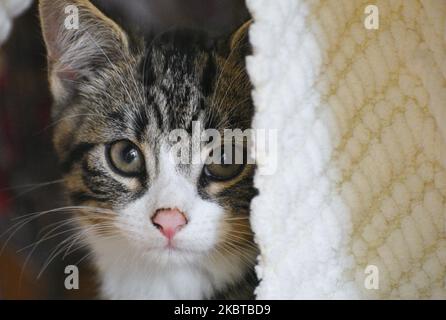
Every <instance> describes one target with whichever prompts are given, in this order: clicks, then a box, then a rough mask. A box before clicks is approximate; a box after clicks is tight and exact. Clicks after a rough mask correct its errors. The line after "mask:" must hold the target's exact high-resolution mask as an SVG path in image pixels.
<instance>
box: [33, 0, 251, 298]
mask: <svg viewBox="0 0 446 320" xmlns="http://www.w3.org/2000/svg"><path fill="white" fill-rule="evenodd" d="M69 5H75V6H76V8H77V10H78V14H79V28H78V29H76V28H67V27H66V26H65V24H64V23H65V22H66V19H67V13H66V10H65V8H66V7H67V6H69ZM70 8H72V7H70ZM67 12H70V11H67ZM71 12H73V11H71ZM40 17H41V22H42V29H43V35H44V40H45V43H46V46H47V52H48V64H49V78H50V86H51V91H52V93H53V96H54V106H53V111H52V112H53V118H54V120H55V123H56V125H55V129H54V145H55V149H56V152H57V154H58V156H59V159H60V162H61V169H62V172H63V176H64V181H65V187H66V191H67V195H68V198H69V200H70V202H71V204H73V206H76V210H75V211H76V216H77V217H78V219H77V220H78V222H79V223H80V225H81V227H82V235H83V236H84V237H85V239H86V241H87V243H88V244H89V247H90V248H91V250H92V253H93V256H94V262H95V264H96V266H97V269H98V273H99V276H100V282H101V293H102V297H103V298H111V299H123V298H125V299H211V298H251V297H252V296H253V289H254V287H255V285H256V279H255V276H254V272H253V267H254V264H255V259H256V256H257V248H256V246H255V245H254V242H253V234H252V231H251V228H250V224H249V207H250V201H251V199H252V198H253V197H254V196H255V195H256V190H255V188H254V187H253V174H254V165H252V164H247V163H246V161H245V162H243V163H240V164H230V165H229V164H199V165H197V164H184V163H176V162H174V161H171V160H172V158H173V155H174V152H175V151H174V150H173V148H172V141H170V140H169V139H168V137H169V132H171V131H172V130H174V129H184V130H187V132H191V130H192V124H193V122H198V123H199V124H200V125H201V127H202V128H203V129H208V128H213V129H217V130H219V131H220V132H223V130H224V129H235V128H238V129H241V130H244V129H247V128H249V127H250V126H251V119H252V117H253V112H254V109H253V104H252V100H251V96H250V91H251V85H250V83H249V79H248V76H247V74H246V71H245V64H244V59H245V56H246V54H247V53H248V50H249V44H248V40H247V30H248V24H245V25H244V26H242V27H241V28H240V29H239V30H238V31H237V32H236V33H235V34H234V35H233V36H232V37H231V38H230V39H228V40H227V41H222V40H219V41H212V40H210V39H208V37H207V36H206V35H205V34H203V33H201V32H197V31H170V32H167V33H165V34H161V35H158V36H154V37H152V38H151V39H136V38H130V37H129V36H128V35H127V34H126V33H125V32H124V31H123V30H122V29H121V27H119V26H118V25H117V24H116V23H115V22H113V21H112V20H111V19H109V18H107V17H106V16H105V15H104V14H102V13H101V12H100V11H99V10H98V9H97V8H95V7H94V6H93V5H92V4H91V3H90V2H89V1H87V0H41V1H40ZM181 143H186V144H190V143H191V141H190V140H187V139H185V141H184V142H183V141H182V142H181ZM214 151H215V150H211V152H210V153H211V154H212V152H214ZM206 152H208V153H209V150H207V151H206ZM225 156H226V155H225V154H224V153H223V154H222V157H223V158H224V157H225Z"/></svg>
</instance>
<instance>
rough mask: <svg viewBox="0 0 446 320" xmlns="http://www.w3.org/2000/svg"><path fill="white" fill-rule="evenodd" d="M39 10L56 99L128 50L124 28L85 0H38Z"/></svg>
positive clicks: (61, 97)
mask: <svg viewBox="0 0 446 320" xmlns="http://www.w3.org/2000/svg"><path fill="white" fill-rule="evenodd" d="M39 11H40V20H41V24H42V31H43V37H44V40H45V44H46V47H47V52H48V65H49V77H50V84H51V90H52V93H53V96H54V98H55V99H56V101H62V100H64V99H66V98H68V97H69V96H70V95H71V94H72V93H73V92H74V91H75V90H76V85H77V84H78V83H79V82H81V81H82V80H83V79H88V77H89V76H90V75H91V73H92V72H93V71H94V70H97V69H99V68H101V67H104V66H106V65H107V64H110V63H115V62H116V61H117V60H120V59H122V58H123V55H124V54H125V53H126V51H127V50H128V38H127V36H126V34H125V33H124V31H123V30H122V29H121V28H120V27H119V26H118V25H117V24H116V23H114V22H113V21H112V20H110V19H109V18H107V17H106V16H105V15H104V14H103V13H102V12H100V11H99V10H98V9H97V8H96V7H95V6H94V5H92V4H91V3H90V1H88V0H40V3H39Z"/></svg>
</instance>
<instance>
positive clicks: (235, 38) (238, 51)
mask: <svg viewBox="0 0 446 320" xmlns="http://www.w3.org/2000/svg"><path fill="white" fill-rule="evenodd" d="M251 24H252V19H251V20H248V21H247V22H245V23H244V24H243V25H242V26H241V27H239V28H238V29H237V30H236V31H235V32H234V33H233V34H232V36H231V39H230V40H229V49H230V55H231V56H234V58H235V59H237V60H238V61H240V62H242V63H243V64H244V63H245V58H246V56H247V55H250V54H251V49H252V48H251V43H250V42H249V27H250V26H251Z"/></svg>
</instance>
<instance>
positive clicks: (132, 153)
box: [121, 146, 138, 164]
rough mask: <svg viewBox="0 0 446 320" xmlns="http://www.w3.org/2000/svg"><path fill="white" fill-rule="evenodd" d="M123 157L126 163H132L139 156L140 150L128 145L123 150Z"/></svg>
mask: <svg viewBox="0 0 446 320" xmlns="http://www.w3.org/2000/svg"><path fill="white" fill-rule="evenodd" d="M121 157H122V159H123V160H124V161H125V162H126V163H128V164H131V163H132V162H133V161H135V159H137V158H138V151H136V149H135V148H133V147H132V146H128V147H127V148H125V149H123V150H122V153H121Z"/></svg>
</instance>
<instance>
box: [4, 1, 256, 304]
mask: <svg viewBox="0 0 446 320" xmlns="http://www.w3.org/2000/svg"><path fill="white" fill-rule="evenodd" d="M92 2H94V3H95V4H96V5H97V6H98V7H99V8H101V9H102V10H103V11H104V12H105V13H107V14H108V15H109V16H111V17H112V18H113V19H115V20H116V21H117V22H118V23H120V24H121V25H124V26H125V28H126V29H127V30H133V31H137V32H139V33H144V32H147V31H149V30H154V31H156V32H161V31H163V30H165V29H170V28H172V27H173V26H187V27H195V28H201V29H205V30H207V31H208V32H209V33H211V34H213V35H216V36H218V35H226V34H229V33H230V32H231V31H233V30H235V29H236V28H237V26H239V25H241V24H242V23H243V21H245V20H247V19H248V13H247V10H246V8H245V6H244V2H243V1H242V0H126V1H121V0H98V1H92ZM50 107H51V97H50V94H49V91H48V84H47V73H46V56H45V48H44V47H43V40H42V37H41V32H40V26H39V19H38V13H37V5H36V2H34V5H33V6H32V7H31V8H30V9H29V10H27V11H26V12H25V13H24V14H23V15H22V16H20V17H19V18H17V19H16V20H15V21H14V27H13V31H12V34H11V35H10V37H9V39H8V40H7V42H6V43H5V44H3V46H2V47H0V299H71V298H94V297H95V292H96V287H97V285H96V281H95V275H94V270H93V268H92V267H91V262H90V261H89V260H88V257H87V259H83V258H84V257H85V256H86V255H87V254H88V252H87V251H86V250H77V251H75V252H72V253H69V254H67V255H65V251H62V252H60V254H59V255H58V256H57V257H56V258H54V259H53V260H51V253H53V252H55V250H57V249H58V244H60V243H61V241H63V240H65V239H67V237H69V236H70V235H71V234H70V233H69V229H70V228H71V227H72V226H70V225H65V226H64V225H63V223H64V222H65V221H66V219H68V218H70V216H69V213H45V214H44V213H42V214H37V215H32V216H27V215H29V214H32V213H38V212H42V211H46V210H51V209H53V208H58V207H62V206H64V200H63V190H62V188H61V183H60V174H59V171H58V169H57V161H56V158H55V156H54V153H53V149H52V145H51V134H52V133H51V125H52V123H51V119H50ZM27 217H29V219H27ZM57 222H59V223H61V227H60V229H56V230H55V231H54V233H53V235H56V234H57V233H61V232H62V231H66V232H64V233H62V234H60V235H58V236H55V237H53V238H49V239H47V240H45V241H40V240H41V239H42V237H43V235H44V234H45V232H48V231H49V230H51V228H54V227H57V226H58V225H57V224H55V223H57ZM45 228H46V229H45ZM50 260H51V262H50V263H48V262H49V261H50ZM79 261H81V262H79ZM47 263H48V266H47V267H46V268H45V269H44V267H45V265H46V264H47ZM71 264H74V265H78V266H79V268H80V290H66V289H65V287H64V280H65V274H64V269H65V266H67V265H71ZM43 270H44V271H43ZM41 272H42V275H41V276H40V277H38V274H39V273H41Z"/></svg>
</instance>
